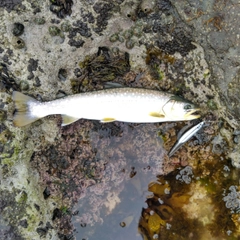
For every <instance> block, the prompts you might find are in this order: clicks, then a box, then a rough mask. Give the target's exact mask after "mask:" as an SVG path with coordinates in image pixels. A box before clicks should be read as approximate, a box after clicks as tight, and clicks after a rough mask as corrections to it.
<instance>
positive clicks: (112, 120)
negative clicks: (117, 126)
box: [101, 118, 116, 123]
mask: <svg viewBox="0 0 240 240" xmlns="http://www.w3.org/2000/svg"><path fill="white" fill-rule="evenodd" d="M115 120H116V119H115V118H103V119H102V120H101V122H102V123H107V122H114V121H115Z"/></svg>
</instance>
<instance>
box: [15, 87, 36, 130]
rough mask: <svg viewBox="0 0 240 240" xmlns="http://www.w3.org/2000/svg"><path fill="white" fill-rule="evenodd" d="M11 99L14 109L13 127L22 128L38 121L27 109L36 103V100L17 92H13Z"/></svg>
mask: <svg viewBox="0 0 240 240" xmlns="http://www.w3.org/2000/svg"><path fill="white" fill-rule="evenodd" d="M12 99H13V101H14V104H15V108H16V112H15V113H14V116H13V124H14V125H15V126H17V127H22V126H25V125H28V124H30V123H32V122H35V121H36V120H38V119H39V117H37V116H34V115H32V113H31V111H30V108H29V106H30V104H31V103H34V102H35V103H37V102H38V101H37V100H35V99H34V98H31V97H29V96H26V95H24V94H22V93H20V92H17V91H14V92H13V94H12Z"/></svg>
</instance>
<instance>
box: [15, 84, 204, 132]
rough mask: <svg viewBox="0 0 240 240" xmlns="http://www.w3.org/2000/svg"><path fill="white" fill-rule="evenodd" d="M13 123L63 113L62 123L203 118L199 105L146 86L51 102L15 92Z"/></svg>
mask: <svg viewBox="0 0 240 240" xmlns="http://www.w3.org/2000/svg"><path fill="white" fill-rule="evenodd" d="M12 99H13V101H14V103H15V109H16V111H15V113H14V116H13V124H14V125H15V126H17V127H22V126H25V125H28V124H31V123H32V122H35V121H37V120H38V119H40V118H43V117H45V116H48V115H53V114H61V116H62V126H66V125H68V124H71V123H73V122H75V121H77V120H78V119H82V118H84V119H90V120H99V121H101V122H103V123H106V122H113V121H122V122H132V123H155V122H167V121H187V120H192V119H196V118H199V117H200V115H199V114H198V113H199V110H200V109H199V108H198V107H196V106H195V105H194V104H193V103H191V102H189V101H187V100H184V99H182V98H180V97H178V96H176V95H174V94H171V93H166V92H161V91H158V90H150V89H143V88H128V87H123V88H111V89H103V90H98V91H93V92H85V93H79V94H75V95H70V96H67V97H64V98H60V99H56V100H53V101H48V102H39V101H37V100H36V99H34V98H32V97H29V96H27V95H24V94H22V93H21V92H18V91H14V92H13V94H12Z"/></svg>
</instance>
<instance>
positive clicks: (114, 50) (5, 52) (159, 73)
mask: <svg viewBox="0 0 240 240" xmlns="http://www.w3.org/2000/svg"><path fill="white" fill-rule="evenodd" d="M239 8H240V5H239V3H238V1H225V0H213V1H210V2H207V1H200V2H199V1H194V0H193V1H190V2H189V1H185V0H179V1H169V0H153V1H148V0H133V1H130V0H125V1H123V0H117V1H112V2H110V1H105V0H84V1H72V0H56V1H44V2H42V3H41V4H40V3H39V2H37V1H35V2H33V1H29V0H25V1H20V0H12V1H10V0H9V1H8V0H6V1H1V2H0V43H1V46H0V121H1V123H0V181H1V187H0V193H1V194H0V238H1V239H19V240H20V239H24V240H25V239H34V240H38V239H46V240H49V239H52V240H53V239H54V240H58V239H64V240H65V239H89V240H90V239H91V240H99V239H118V240H121V239H134V240H135V239H136V240H138V239H144V240H149V239H189V238H190V237H191V238H194V239H213V240H215V239H224V240H225V239H227V240H228V239H229V240H230V239H231V240H235V239H239V236H240V232H239V229H240V220H239V219H240V216H239V168H240V158H239V155H240V153H239V149H240V148H239V144H240V141H239V129H240V126H239V117H240V115H239V114H240V112H239V104H240V99H239V90H238V89H239V87H238V86H239V64H240V62H239V61H240V60H239V59H240V58H239V55H240V50H239V43H240V42H239V41H240V40H239V34H240V33H239V26H238V23H239ZM22 26H24V28H23V27H22ZM19 36H20V37H19ZM109 81H110V82H111V81H113V82H115V83H120V84H122V85H124V86H129V87H143V88H149V89H156V90H162V91H168V92H172V93H174V94H177V95H179V96H181V97H184V98H186V99H188V100H189V101H192V102H194V103H195V104H197V105H199V107H200V109H201V112H202V119H203V120H205V121H206V124H205V126H204V128H203V129H202V130H201V131H200V132H199V133H198V134H197V135H196V136H194V137H193V138H192V139H191V140H190V141H189V142H187V143H186V144H184V145H183V147H182V148H180V149H179V150H178V151H177V152H176V153H175V154H174V155H173V156H172V157H171V158H169V157H168V156H167V153H168V151H169V150H170V149H171V148H172V146H173V145H174V143H175V141H176V140H177V139H178V135H179V132H181V131H183V130H182V129H184V128H186V126H187V128H189V127H191V125H195V124H197V123H198V121H192V122H190V123H189V122H185V123H184V122H178V123H173V122H170V123H162V124H160V123H159V124H133V123H129V124H128V123H121V122H114V123H107V124H102V123H99V122H98V121H87V120H79V121H77V122H76V123H74V124H72V125H69V126H66V127H64V128H61V127H60V123H61V118H60V116H49V117H46V118H44V119H41V120H39V121H37V122H35V123H33V124H31V125H30V126H26V127H23V128H16V127H14V126H13V123H12V120H13V113H14V106H13V102H12V99H11V94H12V91H14V90H18V91H21V92H23V93H25V94H28V95H30V96H33V97H35V98H36V99H38V100H44V101H49V100H53V99H56V98H60V97H63V96H66V95H70V94H73V93H80V92H86V91H93V90H98V89H102V88H103V87H104V84H105V82H109ZM80 110H81V109H80V107H79V111H80ZM76 111H78V109H76Z"/></svg>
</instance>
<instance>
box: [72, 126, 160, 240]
mask: <svg viewBox="0 0 240 240" xmlns="http://www.w3.org/2000/svg"><path fill="white" fill-rule="evenodd" d="M115 124H116V125H117V126H119V127H120V128H121V131H120V134H119V131H116V134H112V132H110V131H112V129H113V128H108V127H107V124H106V125H101V128H100V129H99V128H98V129H97V131H94V132H91V133H90V143H91V144H92V147H93V148H94V149H97V154H96V158H97V159H99V161H105V170H104V177H103V179H102V180H101V181H100V182H99V183H97V184H96V185H94V186H91V187H89V188H88V189H87V190H86V192H85V196H84V198H82V199H80V201H79V203H78V205H77V207H76V210H79V214H78V215H77V216H75V217H74V220H73V221H74V222H75V228H76V238H77V239H91V240H94V239H96V240H97V239H98V240H99V239H113V238H114V239H117V240H121V239H136V240H137V239H142V237H141V235H140V233H138V222H139V218H140V215H141V209H142V208H144V207H146V206H147V204H146V203H145V200H146V197H147V195H149V194H150V192H148V191H147V190H148V183H149V182H150V181H152V180H153V177H154V176H156V175H157V174H158V173H163V170H162V163H163V156H164V149H163V141H162V139H161V138H159V136H158V133H159V131H160V128H159V125H158V124H156V125H154V124H139V125H137V124H126V123H115ZM116 125H115V126H116ZM110 134H111V137H109V136H110ZM83 224H84V226H85V225H86V227H81V225H83Z"/></svg>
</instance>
